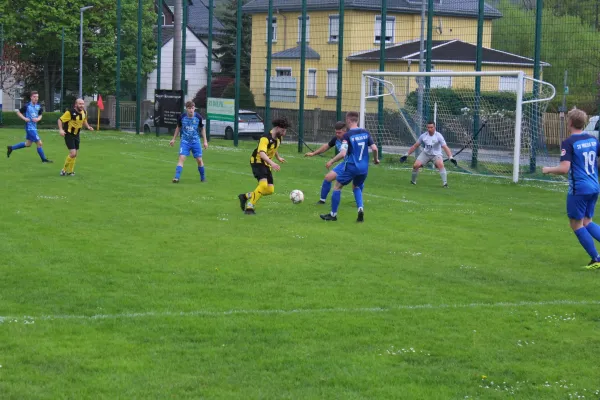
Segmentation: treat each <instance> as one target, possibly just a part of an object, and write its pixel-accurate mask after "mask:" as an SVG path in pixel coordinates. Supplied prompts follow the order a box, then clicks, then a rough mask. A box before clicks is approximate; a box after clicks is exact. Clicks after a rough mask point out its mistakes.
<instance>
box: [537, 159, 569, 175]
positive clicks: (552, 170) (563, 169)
mask: <svg viewBox="0 0 600 400" xmlns="http://www.w3.org/2000/svg"><path fill="white" fill-rule="evenodd" d="M569 169H571V161H561V162H560V164H558V166H556V167H544V168H542V173H544V174H553V175H565V174H566V173H568V172H569Z"/></svg>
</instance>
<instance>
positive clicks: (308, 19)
mask: <svg viewBox="0 0 600 400" xmlns="http://www.w3.org/2000/svg"><path fill="white" fill-rule="evenodd" d="M309 40H310V16H308V15H307V16H306V43H308V42H309ZM301 41H302V16H300V17H298V43H300V42H301Z"/></svg>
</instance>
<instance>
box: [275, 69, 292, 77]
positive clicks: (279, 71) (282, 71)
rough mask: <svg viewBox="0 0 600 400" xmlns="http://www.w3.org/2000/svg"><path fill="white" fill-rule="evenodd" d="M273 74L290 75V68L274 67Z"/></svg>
mask: <svg viewBox="0 0 600 400" xmlns="http://www.w3.org/2000/svg"><path fill="white" fill-rule="evenodd" d="M275 76H278V77H279V76H292V69H291V68H288V67H284V68H275Z"/></svg>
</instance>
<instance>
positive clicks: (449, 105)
mask: <svg viewBox="0 0 600 400" xmlns="http://www.w3.org/2000/svg"><path fill="white" fill-rule="evenodd" d="M417 98H418V97H417V92H416V91H414V92H411V93H410V94H409V95H408V98H407V99H406V105H407V106H409V107H411V108H413V109H416V108H417ZM430 98H431V99H435V101H437V103H438V104H443V105H444V110H448V111H449V112H450V114H451V115H463V109H464V108H465V107H466V108H469V109H472V108H473V106H474V104H475V91H474V90H469V89H431V90H430ZM481 101H482V104H489V105H490V106H491V107H492V110H490V111H495V110H507V111H513V110H514V109H515V108H516V96H515V94H514V93H510V92H481ZM430 113H431V114H433V104H431V105H430ZM429 118H431V115H430V116H429Z"/></svg>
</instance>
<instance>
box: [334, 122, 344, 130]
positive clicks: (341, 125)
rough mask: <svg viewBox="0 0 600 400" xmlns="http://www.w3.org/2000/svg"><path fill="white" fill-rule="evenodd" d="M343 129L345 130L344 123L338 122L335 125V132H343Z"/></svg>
mask: <svg viewBox="0 0 600 400" xmlns="http://www.w3.org/2000/svg"><path fill="white" fill-rule="evenodd" d="M344 129H346V123H345V122H342V121H338V122H336V123H335V130H336V131H341V130H344Z"/></svg>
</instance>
